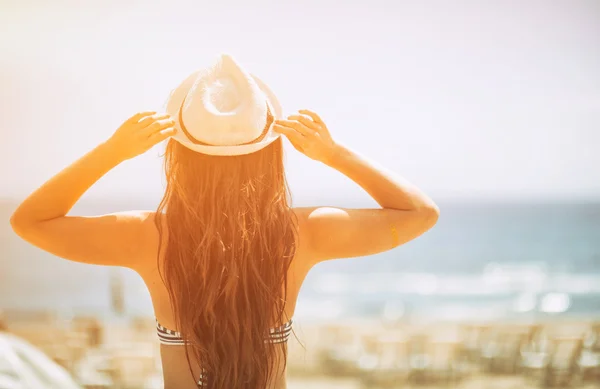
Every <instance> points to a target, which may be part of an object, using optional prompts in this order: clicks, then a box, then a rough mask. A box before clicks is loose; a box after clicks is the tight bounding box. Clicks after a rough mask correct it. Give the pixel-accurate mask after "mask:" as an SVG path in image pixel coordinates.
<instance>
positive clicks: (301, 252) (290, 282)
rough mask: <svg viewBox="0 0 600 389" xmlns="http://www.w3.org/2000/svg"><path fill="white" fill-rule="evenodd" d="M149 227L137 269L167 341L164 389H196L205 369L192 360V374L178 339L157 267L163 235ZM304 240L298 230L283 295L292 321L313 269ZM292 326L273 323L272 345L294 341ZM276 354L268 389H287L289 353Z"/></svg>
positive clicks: (161, 335) (278, 349)
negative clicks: (145, 248)
mask: <svg viewBox="0 0 600 389" xmlns="http://www.w3.org/2000/svg"><path fill="white" fill-rule="evenodd" d="M290 212H294V210H293V209H290ZM300 213H301V212H300ZM155 215H156V214H149V215H148V217H149V218H153V217H155ZM163 219H164V218H163ZM163 223H164V221H163ZM146 228H147V229H148V231H147V236H148V238H147V239H145V241H146V247H147V254H146V255H147V256H148V258H147V260H146V261H142V262H141V263H142V264H143V265H141V266H140V267H137V268H136V269H135V270H136V272H137V273H138V274H139V275H140V276H141V278H142V279H143V280H144V283H145V284H146V287H147V288H148V291H149V293H150V297H151V300H152V306H153V308H154V315H155V317H156V321H157V338H158V339H159V340H161V338H162V339H164V341H161V346H160V354H161V362H162V369H163V377H164V382H165V388H182V389H184V388H190V389H194V388H197V387H198V380H197V379H196V377H200V374H201V369H202V367H201V366H198V361H192V365H193V367H194V369H193V371H194V373H195V374H193V375H191V374H190V369H189V367H188V361H187V358H186V354H185V349H184V347H181V346H182V344H181V343H182V342H181V341H179V340H180V337H179V336H177V335H178V333H177V332H178V331H177V329H178V328H177V324H176V323H177V319H176V318H175V317H174V315H173V306H172V304H171V302H170V297H169V291H168V288H167V287H166V285H165V284H164V283H163V281H162V278H161V275H160V271H159V266H158V264H159V263H161V262H163V261H165V257H164V255H161V256H160V257H159V260H158V261H156V258H157V255H158V250H159V240H160V234H159V232H158V229H157V228H156V227H155V225H154V224H150V223H148V224H147V225H146ZM167 234H168V233H167ZM163 239H164V238H163ZM167 240H168V239H167ZM301 241H303V239H302V232H301V231H299V240H298V243H299V244H298V249H297V250H296V251H295V255H294V258H293V259H292V261H291V266H290V267H289V270H288V272H287V277H286V278H287V285H286V286H283V285H282V295H285V296H287V297H286V304H285V314H284V316H285V317H289V318H293V316H294V312H295V308H296V302H297V299H298V293H299V291H300V287H301V286H302V282H303V281H304V278H305V277H306V275H307V273H308V271H309V270H310V269H309V266H308V265H307V264H308V261H307V259H306V255H307V253H306V247H304V246H302V244H300V242H301ZM283 289H285V290H283ZM288 324H289V325H288ZM292 326H293V319H290V321H289V322H287V323H273V324H272V325H271V328H270V333H271V336H270V339H271V342H273V343H275V344H277V343H279V342H287V341H288V340H289V339H291V338H292V337H293V335H292ZM274 352H275V353H277V356H276V357H275V358H274V359H275V361H276V362H275V363H274V366H273V372H274V374H273V377H272V378H271V380H270V382H269V383H268V387H267V388H269V389H284V388H286V387H287V386H286V380H285V360H286V358H287V353H286V352H285V349H284V348H282V347H275V348H274Z"/></svg>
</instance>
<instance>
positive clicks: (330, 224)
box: [294, 206, 438, 266]
mask: <svg viewBox="0 0 600 389" xmlns="http://www.w3.org/2000/svg"><path fill="white" fill-rule="evenodd" d="M294 212H295V213H296V215H297V218H298V227H299V235H300V239H301V246H302V247H303V249H304V251H305V252H306V253H308V255H306V256H305V257H306V258H308V259H307V260H308V261H310V264H309V265H310V266H312V265H314V264H316V263H318V262H320V261H324V260H329V259H337V258H351V257H362V256H367V255H372V254H377V253H380V252H384V251H388V250H391V249H393V248H395V247H397V246H399V245H401V244H403V243H406V242H408V241H410V240H412V239H415V238H416V237H418V236H420V235H421V234H423V233H424V232H426V231H427V230H429V229H430V228H431V227H433V225H435V223H436V222H437V218H438V213H437V210H435V209H431V208H426V209H420V210H410V211H403V210H397V209H389V208H359V209H355V208H340V207H332V206H321V207H301V208H294Z"/></svg>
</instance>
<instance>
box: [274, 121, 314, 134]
mask: <svg viewBox="0 0 600 389" xmlns="http://www.w3.org/2000/svg"><path fill="white" fill-rule="evenodd" d="M275 124H279V125H282V126H284V127H289V128H293V129H294V130H296V131H298V132H299V133H301V134H302V135H306V136H308V135H311V134H314V132H315V130H313V129H312V128H310V127H307V126H305V125H304V124H303V123H300V122H299V121H297V120H283V119H282V120H276V121H275Z"/></svg>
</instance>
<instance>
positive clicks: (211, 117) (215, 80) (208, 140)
mask: <svg viewBox="0 0 600 389" xmlns="http://www.w3.org/2000/svg"><path fill="white" fill-rule="evenodd" d="M179 110H180V113H179V115H178V116H179V124H180V126H181V127H182V129H183V130H184V132H186V133H187V134H186V135H187V137H188V138H191V139H189V140H190V141H191V142H193V143H204V144H208V145H214V146H234V145H241V144H244V143H248V142H251V141H253V140H254V139H257V138H258V137H259V136H260V135H261V134H262V132H263V130H264V127H265V126H266V124H267V98H266V96H265V95H264V93H263V92H262V91H261V89H260V88H259V86H258V85H257V84H256V82H255V81H254V79H253V78H252V76H251V75H250V74H248V73H246V72H245V71H244V70H243V69H242V68H241V66H240V65H239V64H238V63H237V62H236V61H235V60H234V59H233V57H232V56H230V55H222V56H221V57H220V58H219V60H218V61H217V63H216V64H215V65H213V66H211V67H210V68H207V69H204V70H201V71H199V72H198V73H197V76H196V78H195V79H194V81H193V84H192V85H191V87H190V88H189V90H188V92H187V94H186V96H185V98H184V101H183V103H182V105H181V107H179Z"/></svg>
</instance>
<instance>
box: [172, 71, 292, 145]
mask: <svg viewBox="0 0 600 389" xmlns="http://www.w3.org/2000/svg"><path fill="white" fill-rule="evenodd" d="M250 76H251V77H252V78H253V79H254V81H255V82H256V84H257V85H258V87H259V88H260V90H261V91H262V92H263V93H264V94H265V97H266V98H267V102H268V104H269V105H270V107H271V113H272V115H273V117H274V118H275V119H281V118H282V115H283V111H282V108H281V103H280V102H279V100H278V99H277V96H275V94H274V93H273V91H272V90H271V89H270V88H269V87H268V86H267V84H265V83H264V82H263V81H262V80H261V79H260V78H258V77H257V76H255V75H254V74H251V75H250ZM194 80H195V77H193V75H192V76H190V77H188V79H187V80H186V81H184V82H183V83H182V84H181V85H180V86H179V87H178V88H177V89H176V90H175V91H173V93H172V94H171V96H170V97H169V100H168V102H167V113H168V114H169V115H171V117H173V118H174V119H175V128H176V129H177V133H176V134H175V135H174V136H173V137H172V139H174V140H176V141H177V142H179V143H181V144H182V145H183V146H185V147H187V148H188V149H191V150H194V151H196V152H198V153H202V154H208V155H245V154H250V153H254V152H256V151H258V150H261V149H263V148H265V147H267V146H268V145H270V144H271V143H273V141H275V140H276V139H278V138H279V136H280V134H279V133H277V132H274V131H273V128H272V125H271V126H270V127H269V129H268V131H267V134H266V135H265V136H264V137H263V138H262V139H261V140H260V141H258V142H256V143H250V144H245V145H237V146H207V145H198V144H195V143H192V142H190V140H189V139H187V137H186V136H185V134H184V133H183V131H182V130H181V127H180V126H179V121H178V120H177V116H178V115H177V110H178V108H179V107H180V106H181V104H182V103H183V99H184V98H185V96H186V94H187V92H188V90H189V88H190V87H191V86H192V84H193V81H194ZM190 81H191V82H190Z"/></svg>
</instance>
